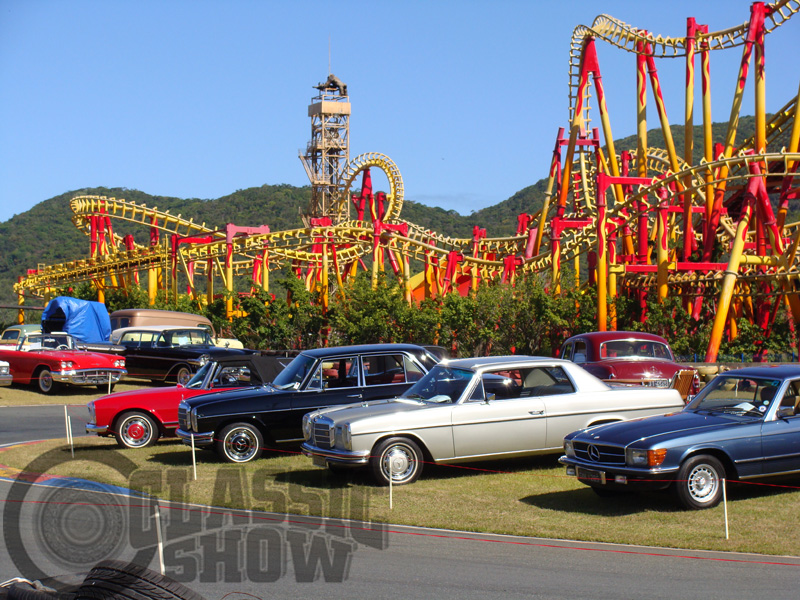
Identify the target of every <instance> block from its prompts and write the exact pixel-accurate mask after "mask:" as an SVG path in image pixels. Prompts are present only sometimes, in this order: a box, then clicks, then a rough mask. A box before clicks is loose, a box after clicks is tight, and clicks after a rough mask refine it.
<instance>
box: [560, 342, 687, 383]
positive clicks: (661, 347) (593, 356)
mask: <svg viewBox="0 0 800 600" xmlns="http://www.w3.org/2000/svg"><path fill="white" fill-rule="evenodd" d="M559 357H560V358H565V359H567V360H571V361H572V362H574V363H576V364H579V365H581V366H582V367H583V368H584V369H586V370H587V371H589V373H591V374H592V375H594V376H595V377H598V378H600V379H602V380H604V381H606V382H609V383H633V384H641V385H648V386H654V387H670V386H671V385H673V383H674V378H675V376H676V374H678V373H681V372H682V371H684V372H685V371H693V369H692V368H691V367H688V366H686V365H680V364H678V363H676V362H675V357H674V356H673V354H672V350H671V349H670V347H669V343H668V342H667V340H665V339H664V338H662V337H660V336H658V335H653V334H651V333H640V332H637V331H594V332H592V333H581V334H579V335H575V336H572V337H571V338H569V339H568V340H567V341H566V342H564V344H563V345H562V346H561V351H560V353H559ZM682 375H683V374H682ZM687 375H688V379H690V380H694V379H695V377H694V374H691V373H688V374H687ZM682 378H683V379H687V377H682ZM682 394H683V392H682ZM683 395H685V394H683Z"/></svg>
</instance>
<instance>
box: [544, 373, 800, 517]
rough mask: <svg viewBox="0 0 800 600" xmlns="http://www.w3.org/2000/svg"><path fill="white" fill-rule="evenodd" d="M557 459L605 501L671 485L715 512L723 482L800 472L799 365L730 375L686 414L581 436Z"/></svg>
mask: <svg viewBox="0 0 800 600" xmlns="http://www.w3.org/2000/svg"><path fill="white" fill-rule="evenodd" d="M559 462H561V464H564V465H566V467H567V474H568V475H572V476H576V477H577V478H578V480H579V481H580V482H582V483H585V484H587V485H589V486H591V488H592V489H593V490H594V491H595V492H597V494H598V495H600V496H611V495H614V494H618V493H620V492H623V491H626V490H627V491H634V490H646V489H650V490H652V489H666V488H670V489H671V490H672V491H673V493H674V494H675V496H676V497H677V499H678V501H679V502H680V503H681V504H682V505H683V506H684V507H686V508H688V509H693V510H697V509H702V508H711V507H712V506H716V505H717V504H718V503H719V501H720V500H721V498H722V480H723V479H728V480H733V479H741V480H747V479H755V478H758V477H767V476H774V475H783V474H788V473H797V472H800V366H774V367H773V366H764V367H749V368H745V369H739V370H736V371H728V372H726V373H723V374H720V375H717V376H716V377H715V378H714V379H713V380H712V381H711V383H709V384H708V385H707V386H706V387H705V388H703V390H702V391H701V392H700V393H699V394H698V395H697V396H695V397H694V398H693V399H692V400H691V401H690V402H689V404H687V405H686V407H685V408H684V409H683V410H682V411H680V412H674V413H669V414H665V415H658V416H654V417H646V418H643V419H635V420H631V421H624V422H620V423H609V424H607V425H598V426H597V427H591V428H589V429H583V430H580V431H575V432H573V433H571V434H569V435H568V436H567V437H565V438H564V456H562V457H561V458H560V459H559Z"/></svg>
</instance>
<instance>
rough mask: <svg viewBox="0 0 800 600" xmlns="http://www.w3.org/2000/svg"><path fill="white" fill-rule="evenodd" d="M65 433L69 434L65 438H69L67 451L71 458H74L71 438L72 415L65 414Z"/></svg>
mask: <svg viewBox="0 0 800 600" xmlns="http://www.w3.org/2000/svg"><path fill="white" fill-rule="evenodd" d="M67 433H68V434H69V435H68V436H67V438H68V439H69V451H70V453H71V454H72V458H75V444H74V443H73V440H72V417H70V416H69V415H67Z"/></svg>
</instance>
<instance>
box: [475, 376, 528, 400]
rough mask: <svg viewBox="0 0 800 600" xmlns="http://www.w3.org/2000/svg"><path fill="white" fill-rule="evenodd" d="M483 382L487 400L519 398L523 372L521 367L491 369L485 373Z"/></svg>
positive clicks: (482, 378)
mask: <svg viewBox="0 0 800 600" xmlns="http://www.w3.org/2000/svg"><path fill="white" fill-rule="evenodd" d="M481 383H482V384H483V390H484V395H485V398H486V399H487V400H510V399H512V398H519V394H520V390H521V389H522V373H521V372H520V369H510V370H502V371H491V372H489V373H484V374H483V377H481Z"/></svg>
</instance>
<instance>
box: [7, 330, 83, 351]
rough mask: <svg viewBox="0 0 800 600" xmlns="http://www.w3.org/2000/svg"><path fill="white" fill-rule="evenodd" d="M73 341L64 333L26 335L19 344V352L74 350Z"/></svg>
mask: <svg viewBox="0 0 800 600" xmlns="http://www.w3.org/2000/svg"><path fill="white" fill-rule="evenodd" d="M74 349H75V340H74V338H73V337H72V336H71V335H68V334H66V333H42V334H35V335H28V336H25V337H24V338H22V340H21V341H20V343H19V350H24V351H31V350H74Z"/></svg>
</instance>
